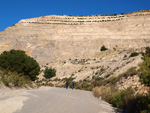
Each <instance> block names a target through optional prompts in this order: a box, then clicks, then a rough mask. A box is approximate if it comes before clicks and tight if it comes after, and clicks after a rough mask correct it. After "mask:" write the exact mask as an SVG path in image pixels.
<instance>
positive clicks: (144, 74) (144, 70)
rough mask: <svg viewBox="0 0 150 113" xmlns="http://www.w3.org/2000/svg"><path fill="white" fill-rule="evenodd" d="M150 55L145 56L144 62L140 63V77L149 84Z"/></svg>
mask: <svg viewBox="0 0 150 113" xmlns="http://www.w3.org/2000/svg"><path fill="white" fill-rule="evenodd" d="M149 67H150V57H147V56H145V57H144V62H143V63H142V64H141V65H140V69H139V77H140V81H141V82H142V83H144V84H145V85H147V86H150V69H149Z"/></svg>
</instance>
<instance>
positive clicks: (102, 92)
mask: <svg viewBox="0 0 150 113" xmlns="http://www.w3.org/2000/svg"><path fill="white" fill-rule="evenodd" d="M93 92H94V96H96V97H98V98H102V99H104V100H105V99H107V98H109V96H110V95H111V94H112V89H111V87H107V86H100V87H95V88H94V89H93Z"/></svg>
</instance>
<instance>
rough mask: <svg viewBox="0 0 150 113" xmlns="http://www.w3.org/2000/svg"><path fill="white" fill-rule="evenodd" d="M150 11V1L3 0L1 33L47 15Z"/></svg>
mask: <svg viewBox="0 0 150 113" xmlns="http://www.w3.org/2000/svg"><path fill="white" fill-rule="evenodd" d="M144 9H150V0H1V1H0V31H2V30H4V29H5V28H7V27H9V26H12V25H13V24H16V23H17V22H18V21H20V20H21V19H27V18H33V17H39V16H45V15H53V14H56V15H60V14H66V15H97V14H120V13H128V12H133V11H137V10H144Z"/></svg>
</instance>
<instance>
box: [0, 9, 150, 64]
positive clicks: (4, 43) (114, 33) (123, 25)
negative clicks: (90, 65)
mask: <svg viewBox="0 0 150 113" xmlns="http://www.w3.org/2000/svg"><path fill="white" fill-rule="evenodd" d="M102 45H105V46H106V47H107V48H109V49H113V48H115V49H117V48H118V49H122V48H141V47H145V46H149V45H150V10H144V11H138V12H133V13H128V14H124V15H92V16H68V15H59V16H57V15H51V16H44V17H38V18H31V19H24V20H21V21H19V22H18V23H17V24H15V25H14V26H11V27H8V28H7V29H5V30H4V31H2V32H0V48H1V49H0V53H2V52H3V51H5V50H10V49H22V50H25V51H26V53H27V54H28V55H30V56H32V57H34V58H35V59H36V60H37V61H38V62H39V63H40V64H41V65H44V64H46V63H50V62H54V61H55V60H57V61H58V60H66V59H78V58H80V59H82V58H91V57H92V56H94V55H95V54H97V53H98V52H99V51H100V47H101V46H102Z"/></svg>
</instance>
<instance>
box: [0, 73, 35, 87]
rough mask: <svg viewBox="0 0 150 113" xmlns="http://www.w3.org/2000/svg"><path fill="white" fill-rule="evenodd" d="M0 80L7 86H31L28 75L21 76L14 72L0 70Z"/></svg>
mask: <svg viewBox="0 0 150 113" xmlns="http://www.w3.org/2000/svg"><path fill="white" fill-rule="evenodd" d="M1 81H2V83H4V85H6V86H8V87H27V86H30V87H32V82H31V81H30V78H29V77H28V76H22V75H19V74H18V73H16V72H10V71H3V72H1Z"/></svg>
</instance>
